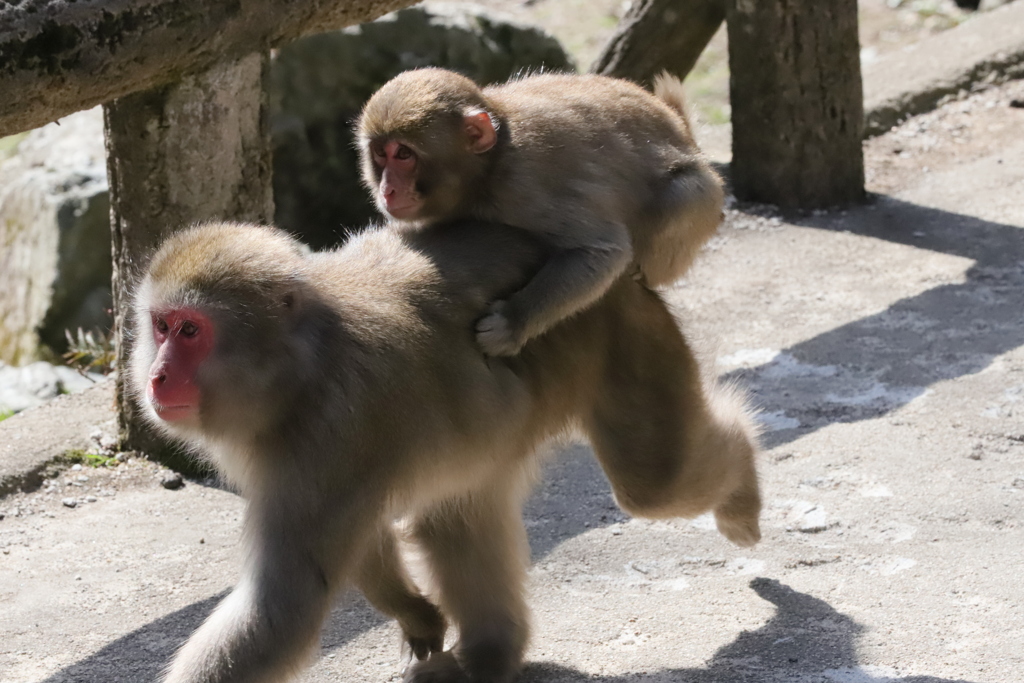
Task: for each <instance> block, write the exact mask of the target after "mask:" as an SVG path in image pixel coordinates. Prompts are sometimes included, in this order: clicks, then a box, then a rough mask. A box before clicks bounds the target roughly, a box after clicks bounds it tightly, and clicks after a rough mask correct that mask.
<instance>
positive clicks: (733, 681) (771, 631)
mask: <svg viewBox="0 0 1024 683" xmlns="http://www.w3.org/2000/svg"><path fill="white" fill-rule="evenodd" d="M750 587H751V588H752V589H753V590H754V592H755V593H757V595H758V596H760V597H761V598H762V599H763V600H767V601H768V602H770V603H772V604H774V605H775V607H776V612H775V615H774V616H773V617H772V618H771V619H770V620H768V622H767V623H766V624H765V625H764V626H762V627H761V628H759V629H757V630H756V631H744V632H742V633H741V634H740V635H739V637H737V638H736V640H734V641H733V642H731V643H729V644H727V645H724V646H722V647H721V648H719V650H718V651H717V652H716V653H715V654H714V656H713V657H712V658H711V659H710V660H709V661H708V662H707V664H706V665H705V666H703V667H700V668H692V669H665V670H661V671H648V672H643V673H630V674H623V675H619V676H594V675H592V674H588V673H584V672H582V671H578V670H575V669H572V668H569V667H565V666H560V665H558V664H551V663H535V664H529V663H528V664H527V665H526V667H525V669H524V671H523V675H522V676H521V677H520V679H519V681H520V683H573V682H576V681H579V682H581V683H582V681H587V682H588V683H594V682H595V681H596V682H597V683H627V682H635V681H645V680H649V681H666V682H668V681H671V682H672V683H748V682H749V681H763V682H768V681H785V682H787V683H819V682H822V681H825V682H828V683H967V682H966V681H964V680H962V679H956V680H951V679H946V678H936V677H934V676H907V677H903V676H901V675H900V674H899V672H898V671H894V670H893V669H891V668H889V667H872V666H864V665H861V664H860V663H859V659H858V657H857V638H858V637H859V636H860V635H861V633H862V632H863V631H864V627H863V626H861V625H860V624H858V623H857V622H856V621H854V620H853V619H851V618H850V617H848V616H846V615H845V614H842V613H840V612H838V611H836V610H835V609H834V608H833V607H832V606H831V605H829V604H828V603H827V602H825V601H824V600H820V599H818V598H815V597H812V596H810V595H807V594H805V593H799V592H797V591H795V590H793V589H792V588H790V587H789V586H786V585H785V584H783V583H780V582H779V581H776V580H774V579H766V578H760V577H759V578H756V579H754V580H753V581H751V582H750Z"/></svg>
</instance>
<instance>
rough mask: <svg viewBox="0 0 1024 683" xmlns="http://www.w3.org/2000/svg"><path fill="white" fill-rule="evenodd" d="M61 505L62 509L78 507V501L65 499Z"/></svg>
mask: <svg viewBox="0 0 1024 683" xmlns="http://www.w3.org/2000/svg"><path fill="white" fill-rule="evenodd" d="M61 503H63V504H64V507H66V508H73V507H75V506H76V505H78V501H77V500H75V499H74V498H65V499H64V500H62V501H61Z"/></svg>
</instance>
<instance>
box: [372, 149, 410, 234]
mask: <svg viewBox="0 0 1024 683" xmlns="http://www.w3.org/2000/svg"><path fill="white" fill-rule="evenodd" d="M370 154H371V155H372V156H373V163H374V164H375V165H376V166H377V168H378V169H380V187H379V188H378V189H377V197H376V199H377V204H378V205H379V206H380V207H381V209H383V210H384V211H387V213H388V214H389V215H390V216H391V217H393V218H397V219H398V220H416V218H417V217H418V216H419V213H420V210H421V209H422V208H423V196H422V195H421V194H420V192H419V191H418V190H417V189H416V174H417V166H418V163H419V159H418V157H417V155H416V152H415V151H414V150H413V149H412V147H410V146H409V145H407V144H405V143H403V142H400V141H398V140H383V141H381V140H375V141H373V142H371V143H370Z"/></svg>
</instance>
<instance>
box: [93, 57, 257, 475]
mask: <svg viewBox="0 0 1024 683" xmlns="http://www.w3.org/2000/svg"><path fill="white" fill-rule="evenodd" d="M268 64H269V61H268V56H267V55H266V54H264V53H254V54H250V55H248V56H246V57H243V58H242V59H240V60H239V61H236V62H230V63H224V64H220V65H218V66H216V67H214V68H213V69H211V70H209V71H207V72H205V73H202V74H199V75H196V76H189V77H187V78H185V79H184V80H182V81H180V82H179V83H177V84H175V85H170V86H165V87H162V88H159V89H155V90H149V91H145V92H138V93H134V94H132V95H129V96H127V97H122V98H120V99H117V100H114V101H113V102H110V103H109V104H107V105H106V106H105V107H104V123H105V129H106V139H107V174H108V177H109V182H110V197H111V223H112V232H113V234H112V242H113V248H112V250H113V258H114V275H113V294H114V325H115V331H116V335H117V340H118V344H117V365H118V378H117V402H118V407H119V409H120V415H121V436H122V442H123V447H124V448H126V449H136V450H143V451H147V452H156V453H158V454H166V453H167V449H166V447H165V446H164V445H163V442H162V441H161V440H160V439H158V438H156V437H155V435H154V434H153V433H152V432H151V431H150V430H149V429H148V428H146V427H145V425H144V424H143V423H142V421H141V420H140V418H139V415H138V413H137V411H136V408H135V406H134V405H133V404H132V402H131V401H130V400H129V397H127V396H126V395H125V390H124V389H125V386H124V376H125V375H126V374H127V372H128V358H129V356H130V354H131V339H132V336H133V335H132V321H131V319H130V317H129V314H130V307H131V296H132V292H134V291H135V287H136V285H137V284H138V282H139V279H140V277H141V275H142V273H143V272H144V271H145V268H146V266H147V265H148V262H149V258H150V256H151V255H152V254H153V252H154V250H155V249H156V248H157V246H158V245H159V244H160V242H162V241H163V240H164V238H166V237H167V236H168V235H170V234H172V233H173V232H175V231H177V230H179V229H181V228H182V227H184V226H187V225H189V224H191V223H194V222H196V221H204V220H245V221H261V222H267V221H270V220H271V219H272V217H273V214H274V211H273V194H272V190H271V171H270V169H271V166H270V136H269V126H268V113H267V102H266V95H265V91H264V88H263V80H264V77H265V76H266V73H267V68H268ZM169 464H171V463H169ZM173 464H175V465H178V466H181V465H182V463H181V462H175V463H173Z"/></svg>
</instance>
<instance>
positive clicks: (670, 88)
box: [359, 69, 723, 356]
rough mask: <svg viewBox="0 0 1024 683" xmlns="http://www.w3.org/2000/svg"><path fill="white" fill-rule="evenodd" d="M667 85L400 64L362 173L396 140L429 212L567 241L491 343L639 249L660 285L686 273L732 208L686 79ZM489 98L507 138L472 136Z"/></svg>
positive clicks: (610, 273)
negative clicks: (690, 111) (699, 131)
mask: <svg viewBox="0 0 1024 683" xmlns="http://www.w3.org/2000/svg"><path fill="white" fill-rule="evenodd" d="M657 88H658V89H657V90H656V95H651V94H650V93H648V92H647V91H645V90H644V89H642V88H641V87H639V86H637V85H635V84H633V83H630V82H628V81H622V80H617V79H612V78H607V77H604V76H596V75H583V76H576V75H558V74H544V75H536V76H529V77H526V78H522V79H517V80H513V81H510V82H508V83H506V84H504V85H499V86H492V87H488V88H484V89H480V88H479V87H477V86H476V85H475V84H474V83H473V82H472V81H470V80H469V79H467V78H464V77H462V76H459V75H458V74H455V73H452V72H449V71H444V70H441V69H420V70H416V71H408V72H405V73H402V74H400V75H399V76H397V77H396V78H394V79H393V80H391V81H390V82H388V83H387V84H385V85H384V87H382V88H381V89H380V90H379V91H378V92H377V93H376V94H375V95H374V96H373V97H372V98H371V99H370V101H369V102H368V103H367V104H366V106H365V108H364V109H363V113H362V116H361V117H360V122H359V140H360V144H361V146H362V149H363V155H362V173H363V180H364V183H365V184H366V186H367V187H368V188H369V189H370V191H371V192H374V193H376V192H377V190H378V188H379V186H380V182H381V169H380V168H379V167H378V166H377V165H376V164H375V163H374V161H373V156H372V154H371V153H370V151H369V150H370V145H371V143H374V142H381V141H385V140H398V141H401V142H402V143H403V144H406V145H407V146H408V147H410V148H411V149H412V150H413V151H414V152H415V153H416V156H417V164H418V167H417V172H418V175H417V180H416V183H415V187H416V194H417V196H418V197H419V199H420V200H421V201H422V208H421V212H420V214H419V215H418V216H417V220H418V221H419V222H420V223H422V222H431V221H438V220H446V219H452V218H457V217H473V218H477V219H483V220H489V221H495V222H501V223H506V224H509V225H514V226H517V227H520V228H523V229H525V230H529V231H531V232H533V233H535V234H537V235H540V236H541V237H542V238H543V239H544V240H546V241H548V242H549V243H550V244H551V245H552V246H553V247H555V249H556V251H555V252H554V253H553V254H552V256H551V257H550V259H549V260H548V262H547V263H546V264H545V265H544V267H542V268H541V269H540V270H539V271H538V273H537V275H536V276H535V277H534V278H533V279H532V280H531V281H530V282H529V283H527V284H526V286H525V287H523V288H522V289H521V290H519V291H516V292H513V293H511V296H509V297H508V298H507V299H506V300H502V301H500V302H497V303H496V304H495V306H494V307H493V308H492V310H491V312H490V314H489V315H488V316H486V317H485V318H484V319H483V320H481V321H480V323H479V324H478V327H477V330H478V340H479V342H480V343H481V345H482V347H483V348H484V350H485V351H487V352H488V353H489V354H491V355H498V356H505V355H514V354H515V353H517V352H518V351H519V349H520V348H521V347H522V345H523V344H524V343H526V341H528V340H529V339H532V338H533V337H535V336H537V335H538V334H541V333H542V332H544V331H546V330H548V329H550V328H551V326H552V325H554V324H555V323H557V322H558V321H560V320H563V319H564V318H566V317H568V316H569V315H572V314H575V313H578V312H579V311H581V310H583V309H584V308H586V307H587V306H589V305H590V304H592V303H593V302H594V301H596V300H597V298H598V297H600V296H601V294H602V293H604V292H605V291H606V290H607V289H608V288H609V287H610V286H611V284H612V282H614V281H615V279H616V278H617V277H618V276H620V275H621V274H622V273H623V272H625V271H626V270H627V269H628V268H629V267H630V263H631V262H632V263H634V264H636V267H637V268H638V269H639V274H640V276H642V278H643V279H644V281H645V282H646V283H647V284H648V285H649V286H659V285H663V284H667V283H670V282H672V281H674V280H676V279H677V278H679V277H680V276H681V275H682V274H683V273H684V272H685V271H686V269H687V268H689V266H690V264H691V263H692V262H693V259H694V258H695V257H696V255H697V253H698V251H699V250H700V247H701V246H702V245H703V244H704V243H705V242H706V241H707V240H708V238H710V237H711V235H712V234H713V233H714V232H715V230H716V228H717V227H718V224H719V222H720V221H721V215H722V201H723V192H722V186H721V181H720V180H719V178H718V176H717V175H716V174H715V172H714V171H713V170H711V168H710V166H708V164H707V162H706V161H705V160H704V158H703V157H702V156H701V154H700V152H699V150H698V149H697V145H696V143H695V142H694V140H693V137H692V135H691V133H690V126H689V122H688V121H687V119H686V115H685V111H684V107H683V104H682V86H681V84H680V83H679V82H678V80H676V79H674V78H672V77H671V76H668V75H663V76H662V77H661V78H660V79H659V81H658V86H657ZM476 110H484V111H487V112H488V113H489V114H490V115H491V119H492V120H493V121H495V122H496V123H497V128H498V142H497V144H496V145H495V147H494V148H493V149H490V150H489V151H487V152H484V153H480V154H476V153H473V152H472V151H470V150H469V149H468V148H467V145H466V143H465V139H464V129H463V117H464V116H465V115H467V114H468V113H470V112H472V111H476Z"/></svg>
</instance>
